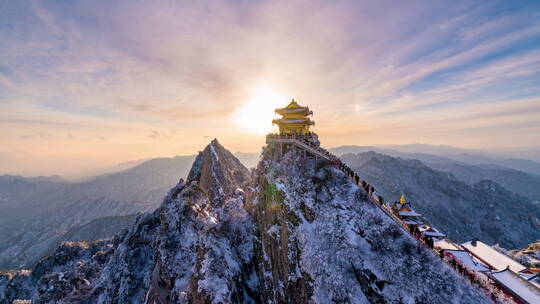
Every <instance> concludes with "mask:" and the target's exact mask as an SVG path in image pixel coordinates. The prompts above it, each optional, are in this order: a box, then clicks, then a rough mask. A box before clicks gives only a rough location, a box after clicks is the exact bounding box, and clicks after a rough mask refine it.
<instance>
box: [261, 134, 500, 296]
mask: <svg viewBox="0 0 540 304" xmlns="http://www.w3.org/2000/svg"><path fill="white" fill-rule="evenodd" d="M266 142H267V143H269V142H275V143H287V144H293V145H295V146H297V147H299V148H301V149H304V150H306V151H308V152H310V153H312V154H313V155H317V156H319V157H321V158H323V159H325V160H327V161H328V162H330V163H331V164H332V165H333V166H334V167H335V168H337V169H338V170H341V171H342V172H343V173H345V177H346V178H348V179H350V180H352V182H353V183H354V184H355V185H357V186H358V187H359V188H360V189H362V190H363V191H364V192H366V193H367V195H368V198H369V201H370V202H371V203H372V204H374V205H375V206H377V207H378V208H379V209H380V210H382V211H383V212H384V213H385V214H386V215H387V216H388V217H390V218H391V219H392V220H393V221H394V222H396V223H397V224H398V225H399V227H400V228H401V229H402V230H403V231H405V232H406V233H407V234H409V235H411V236H412V237H414V238H415V239H416V240H418V241H420V242H421V243H422V244H423V245H424V246H425V247H426V248H428V249H430V251H431V252H432V253H433V254H434V255H435V256H436V257H438V258H440V259H441V260H442V261H443V262H445V263H447V264H448V262H447V261H446V260H445V259H443V258H442V257H441V256H440V255H439V252H438V251H437V250H435V249H434V248H433V247H431V246H428V244H426V243H425V242H424V241H423V240H421V239H419V238H418V237H417V236H416V235H414V234H413V233H411V231H410V230H409V228H408V227H407V225H405V223H403V221H402V220H401V219H400V218H399V217H397V216H396V215H395V214H394V213H393V212H392V210H390V209H389V208H388V207H387V206H386V202H385V201H384V199H382V197H381V196H379V195H377V194H376V192H375V191H374V188H373V186H371V185H370V184H368V183H365V182H363V181H362V180H361V179H360V177H359V176H358V175H357V174H356V173H354V171H353V170H352V169H350V168H348V167H347V166H346V165H345V164H344V163H342V162H341V160H340V159H339V158H338V157H337V156H335V155H334V154H332V153H330V152H328V151H327V150H325V149H324V148H321V147H320V146H316V145H315V144H314V143H313V142H312V141H310V140H309V137H308V138H306V137H305V136H302V135H281V134H269V135H267V136H266ZM447 241H449V242H451V243H452V244H453V242H452V241H450V240H448V239H447ZM456 247H458V248H461V246H459V245H458V246H456ZM449 266H450V265H449ZM450 268H451V269H453V270H454V271H455V272H456V273H457V274H460V275H462V276H463V277H465V275H463V274H462V273H460V272H458V271H457V269H455V268H453V267H451V266H450ZM465 278H466V277H465ZM470 283H471V285H472V286H474V287H477V288H478V286H477V285H474V284H472V282H470ZM479 290H481V292H483V293H484V294H485V295H486V296H488V297H489V294H486V291H487V290H485V289H484V288H480V289H479ZM487 292H488V293H489V291H487ZM492 300H493V302H494V303H500V302H498V301H497V300H495V299H493V298H492Z"/></svg>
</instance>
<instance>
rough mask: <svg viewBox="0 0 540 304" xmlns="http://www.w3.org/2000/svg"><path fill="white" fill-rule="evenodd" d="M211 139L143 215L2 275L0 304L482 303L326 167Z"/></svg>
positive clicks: (462, 281)
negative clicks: (246, 161)
mask: <svg viewBox="0 0 540 304" xmlns="http://www.w3.org/2000/svg"><path fill="white" fill-rule="evenodd" d="M263 155H264V156H263V160H262V161H261V162H260V163H259V165H258V168H257V169H256V170H255V172H253V173H251V174H250V172H249V171H248V170H247V169H246V168H245V167H243V166H242V164H241V163H240V162H239V161H238V160H237V159H236V158H235V157H234V156H232V154H231V153H230V152H229V151H227V150H226V149H224V148H223V147H222V146H221V145H220V144H219V143H218V142H217V141H212V143H211V144H210V145H209V146H208V147H206V148H205V149H204V150H203V151H202V152H201V153H199V155H198V156H197V158H196V160H195V162H194V164H193V167H192V169H191V172H190V174H189V176H188V179H187V180H186V181H185V182H184V181H180V183H178V185H176V186H175V187H173V188H172V189H171V190H170V191H169V193H168V195H167V197H166V198H165V200H164V202H163V204H162V205H161V207H159V208H158V209H157V210H156V211H155V212H154V213H153V214H144V215H141V216H139V217H138V219H137V221H136V223H135V224H134V225H133V226H132V227H131V228H130V229H129V230H127V231H124V232H122V233H120V234H119V235H117V236H116V237H115V238H113V239H111V240H106V241H102V242H93V243H70V244H64V245H63V246H62V247H61V248H60V249H59V250H58V251H57V252H55V253H54V254H53V255H51V256H50V257H49V258H47V259H46V260H43V261H41V262H40V263H39V264H38V265H37V266H36V267H34V268H33V269H32V272H31V273H29V272H26V273H22V272H18V273H10V274H9V275H8V274H0V302H2V301H6V302H8V303H11V301H13V300H15V299H23V300H33V301H34V302H35V303H59V302H71V303H335V302H339V303H415V302H422V303H487V302H486V299H485V298H484V297H483V296H482V295H480V294H479V293H478V292H477V291H476V290H475V289H473V288H472V287H471V286H469V285H468V284H467V283H466V282H465V281H464V280H463V279H461V278H460V277H458V276H456V275H455V274H454V273H453V272H452V271H451V270H450V268H449V267H447V266H446V265H445V264H443V263H442V262H441V261H440V260H439V259H437V258H436V257H434V256H433V255H432V254H431V253H430V252H429V251H428V250H427V249H426V248H425V247H423V246H422V245H420V244H419V243H418V242H417V241H416V240H414V239H413V238H411V237H410V236H408V235H407V234H405V233H403V232H402V231H401V230H400V229H399V227H398V226H397V224H396V223H394V222H392V221H391V220H390V219H389V218H387V217H386V216H385V215H384V214H383V213H382V211H380V210H378V209H376V207H375V206H373V205H372V204H369V203H366V197H364V196H363V192H361V191H359V189H358V188H357V187H354V186H353V184H352V183H351V182H350V181H349V180H348V179H346V178H344V177H343V174H342V173H341V172H340V171H338V170H335V169H334V168H332V167H331V166H327V165H325V164H324V163H315V162H313V161H309V160H302V159H300V158H297V156H296V155H295V154H294V153H288V154H287V155H285V157H284V158H283V159H282V160H280V161H277V160H273V159H271V158H270V157H269V156H268V155H267V154H266V153H264V154H263Z"/></svg>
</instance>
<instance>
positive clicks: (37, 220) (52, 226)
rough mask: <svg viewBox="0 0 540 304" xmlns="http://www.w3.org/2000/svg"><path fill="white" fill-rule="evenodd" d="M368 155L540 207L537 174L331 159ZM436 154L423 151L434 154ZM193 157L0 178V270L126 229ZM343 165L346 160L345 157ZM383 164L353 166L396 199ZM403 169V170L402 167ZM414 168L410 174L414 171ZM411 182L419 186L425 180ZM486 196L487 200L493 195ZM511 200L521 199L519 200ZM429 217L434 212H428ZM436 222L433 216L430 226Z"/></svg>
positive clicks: (455, 164)
mask: <svg viewBox="0 0 540 304" xmlns="http://www.w3.org/2000/svg"><path fill="white" fill-rule="evenodd" d="M392 148H393V149H395V148H396V147H395V146H394V147H392ZM413 148H415V149H416V148H418V146H416V147H408V148H406V149H405V148H404V150H407V151H412V150H414V149H413ZM370 150H376V151H379V152H382V153H385V154H388V155H392V156H397V157H401V158H404V159H416V160H421V161H422V162H423V163H424V164H425V165H427V167H429V168H423V169H422V170H420V172H423V173H422V174H425V172H431V171H425V172H424V171H423V170H427V169H431V170H433V171H434V170H437V172H439V173H440V174H442V172H440V171H444V172H446V173H445V174H443V175H441V176H443V177H441V178H437V179H435V181H437V183H439V184H441V185H442V184H444V183H459V185H460V186H459V187H458V188H459V189H466V190H467V191H472V193H477V192H478V191H484V192H485V191H486V190H485V189H484V190H481V189H480V188H481V187H482V185H484V186H485V183H484V184H482V183H480V184H478V183H479V182H482V181H484V180H491V181H493V182H495V183H497V184H500V185H501V186H502V187H504V188H506V189H508V190H511V191H512V192H515V193H516V194H519V195H521V196H523V197H527V198H530V200H532V201H540V178H539V177H538V176H536V175H533V174H529V173H525V172H522V171H518V170H515V169H510V168H507V167H503V166H501V165H499V164H490V165H482V164H475V165H471V164H468V163H466V162H462V161H458V160H456V159H453V158H449V157H444V156H440V155H432V154H427V153H417V152H414V153H413V152H400V151H397V150H392V149H389V148H381V147H360V146H343V147H338V148H334V149H332V151H333V152H334V153H336V154H338V155H340V154H343V153H357V152H358V151H370ZM436 150H437V149H431V150H429V151H430V152H438V151H436ZM444 151H446V150H444V149H443V150H442V152H444ZM439 152H441V151H439ZM442 152H441V153H442ZM454 152H455V151H454ZM235 156H236V157H237V158H238V159H239V160H240V161H241V162H242V163H243V164H244V165H245V166H246V167H248V168H254V167H255V166H256V164H257V163H258V161H259V159H260V155H259V154H258V153H240V152H238V153H235ZM454 157H455V155H454ZM194 159H195V156H194V155H191V156H177V157H173V158H157V159H151V160H145V161H143V160H140V161H133V162H127V163H124V164H121V165H119V166H118V168H117V169H118V170H120V169H122V170H121V171H119V172H115V173H110V174H104V175H100V176H96V177H93V178H88V179H87V180H85V181H82V182H69V181H66V180H64V179H62V178H61V177H59V176H52V177H35V178H26V177H21V176H7V175H6V176H0V208H2V209H1V210H2V212H0V269H2V268H19V267H24V266H27V265H30V264H33V263H35V262H36V260H37V259H39V258H40V257H42V256H43V255H45V254H47V253H48V252H50V251H51V250H52V249H53V248H55V246H57V245H58V243H59V242H60V241H64V240H91V239H92V238H95V239H98V238H105V237H110V236H112V235H114V234H115V233H117V232H118V231H119V230H121V229H122V228H123V227H127V226H129V223H131V221H132V220H134V218H135V215H134V214H136V213H138V212H148V211H153V210H154V209H155V208H156V207H157V206H159V204H160V203H161V202H162V200H163V197H164V195H165V194H166V192H167V190H168V189H170V188H171V187H172V186H174V185H175V184H177V182H178V180H179V179H180V178H181V177H186V176H187V173H188V171H189V168H190V167H191V165H192V163H193V161H194ZM345 159H347V158H346V157H345ZM390 160H391V159H390ZM392 161H393V160H392ZM390 163H392V162H390ZM398 163H399V162H398ZM353 165H354V164H353ZM386 165H387V164H385V163H384V162H383V163H380V164H379V165H378V167H377V168H373V169H376V170H378V174H373V175H372V176H371V177H370V176H369V175H367V176H364V175H365V174H366V173H369V171H368V170H366V168H365V167H362V166H360V165H358V164H356V165H355V166H356V167H357V168H358V169H359V171H360V172H359V173H360V175H361V176H362V177H363V178H366V179H367V180H368V181H370V179H368V177H369V178H371V179H372V180H373V183H374V184H375V185H377V183H379V182H380V181H378V180H377V179H376V177H377V178H380V177H384V178H385V179H387V180H385V183H384V186H387V187H388V189H387V190H386V195H390V196H395V195H398V194H400V191H405V190H406V188H405V187H401V186H400V185H401V183H402V182H403V183H404V182H406V180H401V179H399V178H397V177H396V176H392V175H391V172H394V169H395V168H393V167H391V166H390V167H387V166H386ZM424 167H425V166H424ZM417 169H418V168H417ZM402 170H409V169H405V168H402ZM411 170H412V169H411ZM415 170H416V169H414V170H412V171H411V172H415ZM529 171H530V170H529ZM448 173H451V175H450V174H448ZM430 174H431V173H430ZM413 181H414V180H413ZM415 182H425V180H418V181H415ZM494 187H495V188H496V189H499V188H501V187H499V186H494ZM404 189H405V190H404ZM471 189H472V190H471ZM381 190H382V189H381ZM464 191H465V190H464ZM501 193H502V192H501ZM505 193H506V192H505ZM411 194H412V198H414V199H416V197H415V195H420V194H419V193H416V194H414V193H411ZM431 194H433V193H431ZM435 194H436V195H442V196H444V193H440V192H439V193H437V192H435ZM429 195H430V193H429V192H426V193H421V195H420V196H419V197H421V198H422V199H425V200H428V199H429ZM435 197H438V196H435ZM487 197H491V198H492V199H493V198H494V197H493V196H486V198H487ZM503 197H504V200H503V201H504V202H507V204H511V203H512V202H514V199H515V197H514V196H513V195H512V194H508V195H506V194H504V195H503ZM451 198H452V197H451V196H448V195H446V197H445V198H444V199H443V200H440V202H439V203H440V204H443V205H444V204H446V203H448V202H450V201H451ZM393 199H394V198H393ZM459 199H462V200H463V204H464V205H474V204H473V203H472V202H473V201H477V199H478V198H477V197H475V196H474V195H473V196H470V195H469V196H467V195H461V196H460V198H459ZM467 200H470V201H467ZM517 200H519V201H521V200H527V199H524V198H521V197H520V198H519V199H517ZM419 202H420V201H419ZM443 202H444V203H443ZM432 203H433V204H435V205H433V206H432V207H433V209H437V208H436V204H437V200H433V202H432ZM539 204H540V203H539ZM533 206H534V205H533ZM420 208H421V207H420ZM537 208H538V207H537ZM429 212H435V211H428V212H427V213H429ZM505 212H506V211H504V209H501V210H500V212H498V213H497V214H496V215H497V216H498V217H499V218H501V220H500V221H502V222H505V221H506V215H505ZM427 213H426V214H427ZM494 216H495V215H494ZM436 219H437V218H433V220H436ZM524 221H525V222H530V219H529V217H526V218H525V219H524ZM434 223H435V221H434ZM533 223H534V220H533ZM453 225H460V222H455V223H454V222H452V221H450V222H448V223H447V225H446V226H444V225H443V227H441V228H445V229H447V230H448V231H454V230H455V233H456V234H455V235H457V232H458V231H459V230H460V229H459V228H455V227H453ZM495 226H497V225H495ZM518 227H519V225H518ZM456 229H457V230H456ZM510 230H512V229H510ZM92 231H94V233H92ZM472 231H475V230H474V229H471V230H470V233H469V234H467V233H464V234H463V235H462V236H461V238H462V239H464V240H465V239H468V238H470V237H473V236H481V235H482V233H480V232H478V231H477V232H475V233H472ZM488 235H491V238H490V239H486V241H489V240H493V241H494V240H499V238H500V237H502V236H503V235H504V233H503V234H500V235H498V234H497V233H488ZM71 236H73V237H71ZM83 236H84V237H83ZM514 238H515V237H514V236H511V237H508V240H510V241H505V242H504V244H505V245H507V246H508V247H509V248H515V247H516V246H519V245H524V244H522V243H519V242H517V243H516V241H515V240H514ZM529 241H532V240H529Z"/></svg>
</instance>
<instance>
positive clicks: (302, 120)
mask: <svg viewBox="0 0 540 304" xmlns="http://www.w3.org/2000/svg"><path fill="white" fill-rule="evenodd" d="M275 112H276V113H278V114H279V115H281V116H282V118H279V119H274V120H272V124H276V125H278V126H279V134H297V133H298V134H302V135H305V134H306V133H308V132H309V126H311V125H314V124H315V122H314V121H313V120H311V119H310V118H309V117H308V116H309V115H313V112H312V111H310V110H309V108H308V107H303V106H300V105H299V104H298V103H296V101H295V100H294V99H293V100H292V101H291V103H289V105H288V106H286V107H285V108H280V109H276V111H275Z"/></svg>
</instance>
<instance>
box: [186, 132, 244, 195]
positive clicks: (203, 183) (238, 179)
mask: <svg viewBox="0 0 540 304" xmlns="http://www.w3.org/2000/svg"><path fill="white" fill-rule="evenodd" d="M248 177H249V170H248V169H247V168H246V167H244V165H242V163H240V161H239V160H238V159H237V158H236V157H235V156H234V155H233V154H232V153H231V152H229V151H228V150H226V149H225V148H223V146H222V145H220V144H219V142H218V141H217V139H214V140H212V142H211V143H210V144H209V145H208V146H207V147H206V148H205V149H204V150H203V151H202V152H199V155H197V158H196V159H195V162H194V163H193V167H192V168H191V171H190V172H189V175H188V178H187V183H188V184H189V183H191V182H193V181H196V182H197V183H198V185H199V187H200V188H201V189H202V190H204V191H205V192H206V193H207V194H208V196H209V198H210V200H211V201H213V202H216V203H220V202H221V201H222V200H223V199H225V198H226V197H229V196H231V195H232V194H233V193H234V191H235V190H236V189H237V188H238V187H240V186H241V185H243V184H245V183H246V182H247V180H248Z"/></svg>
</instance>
